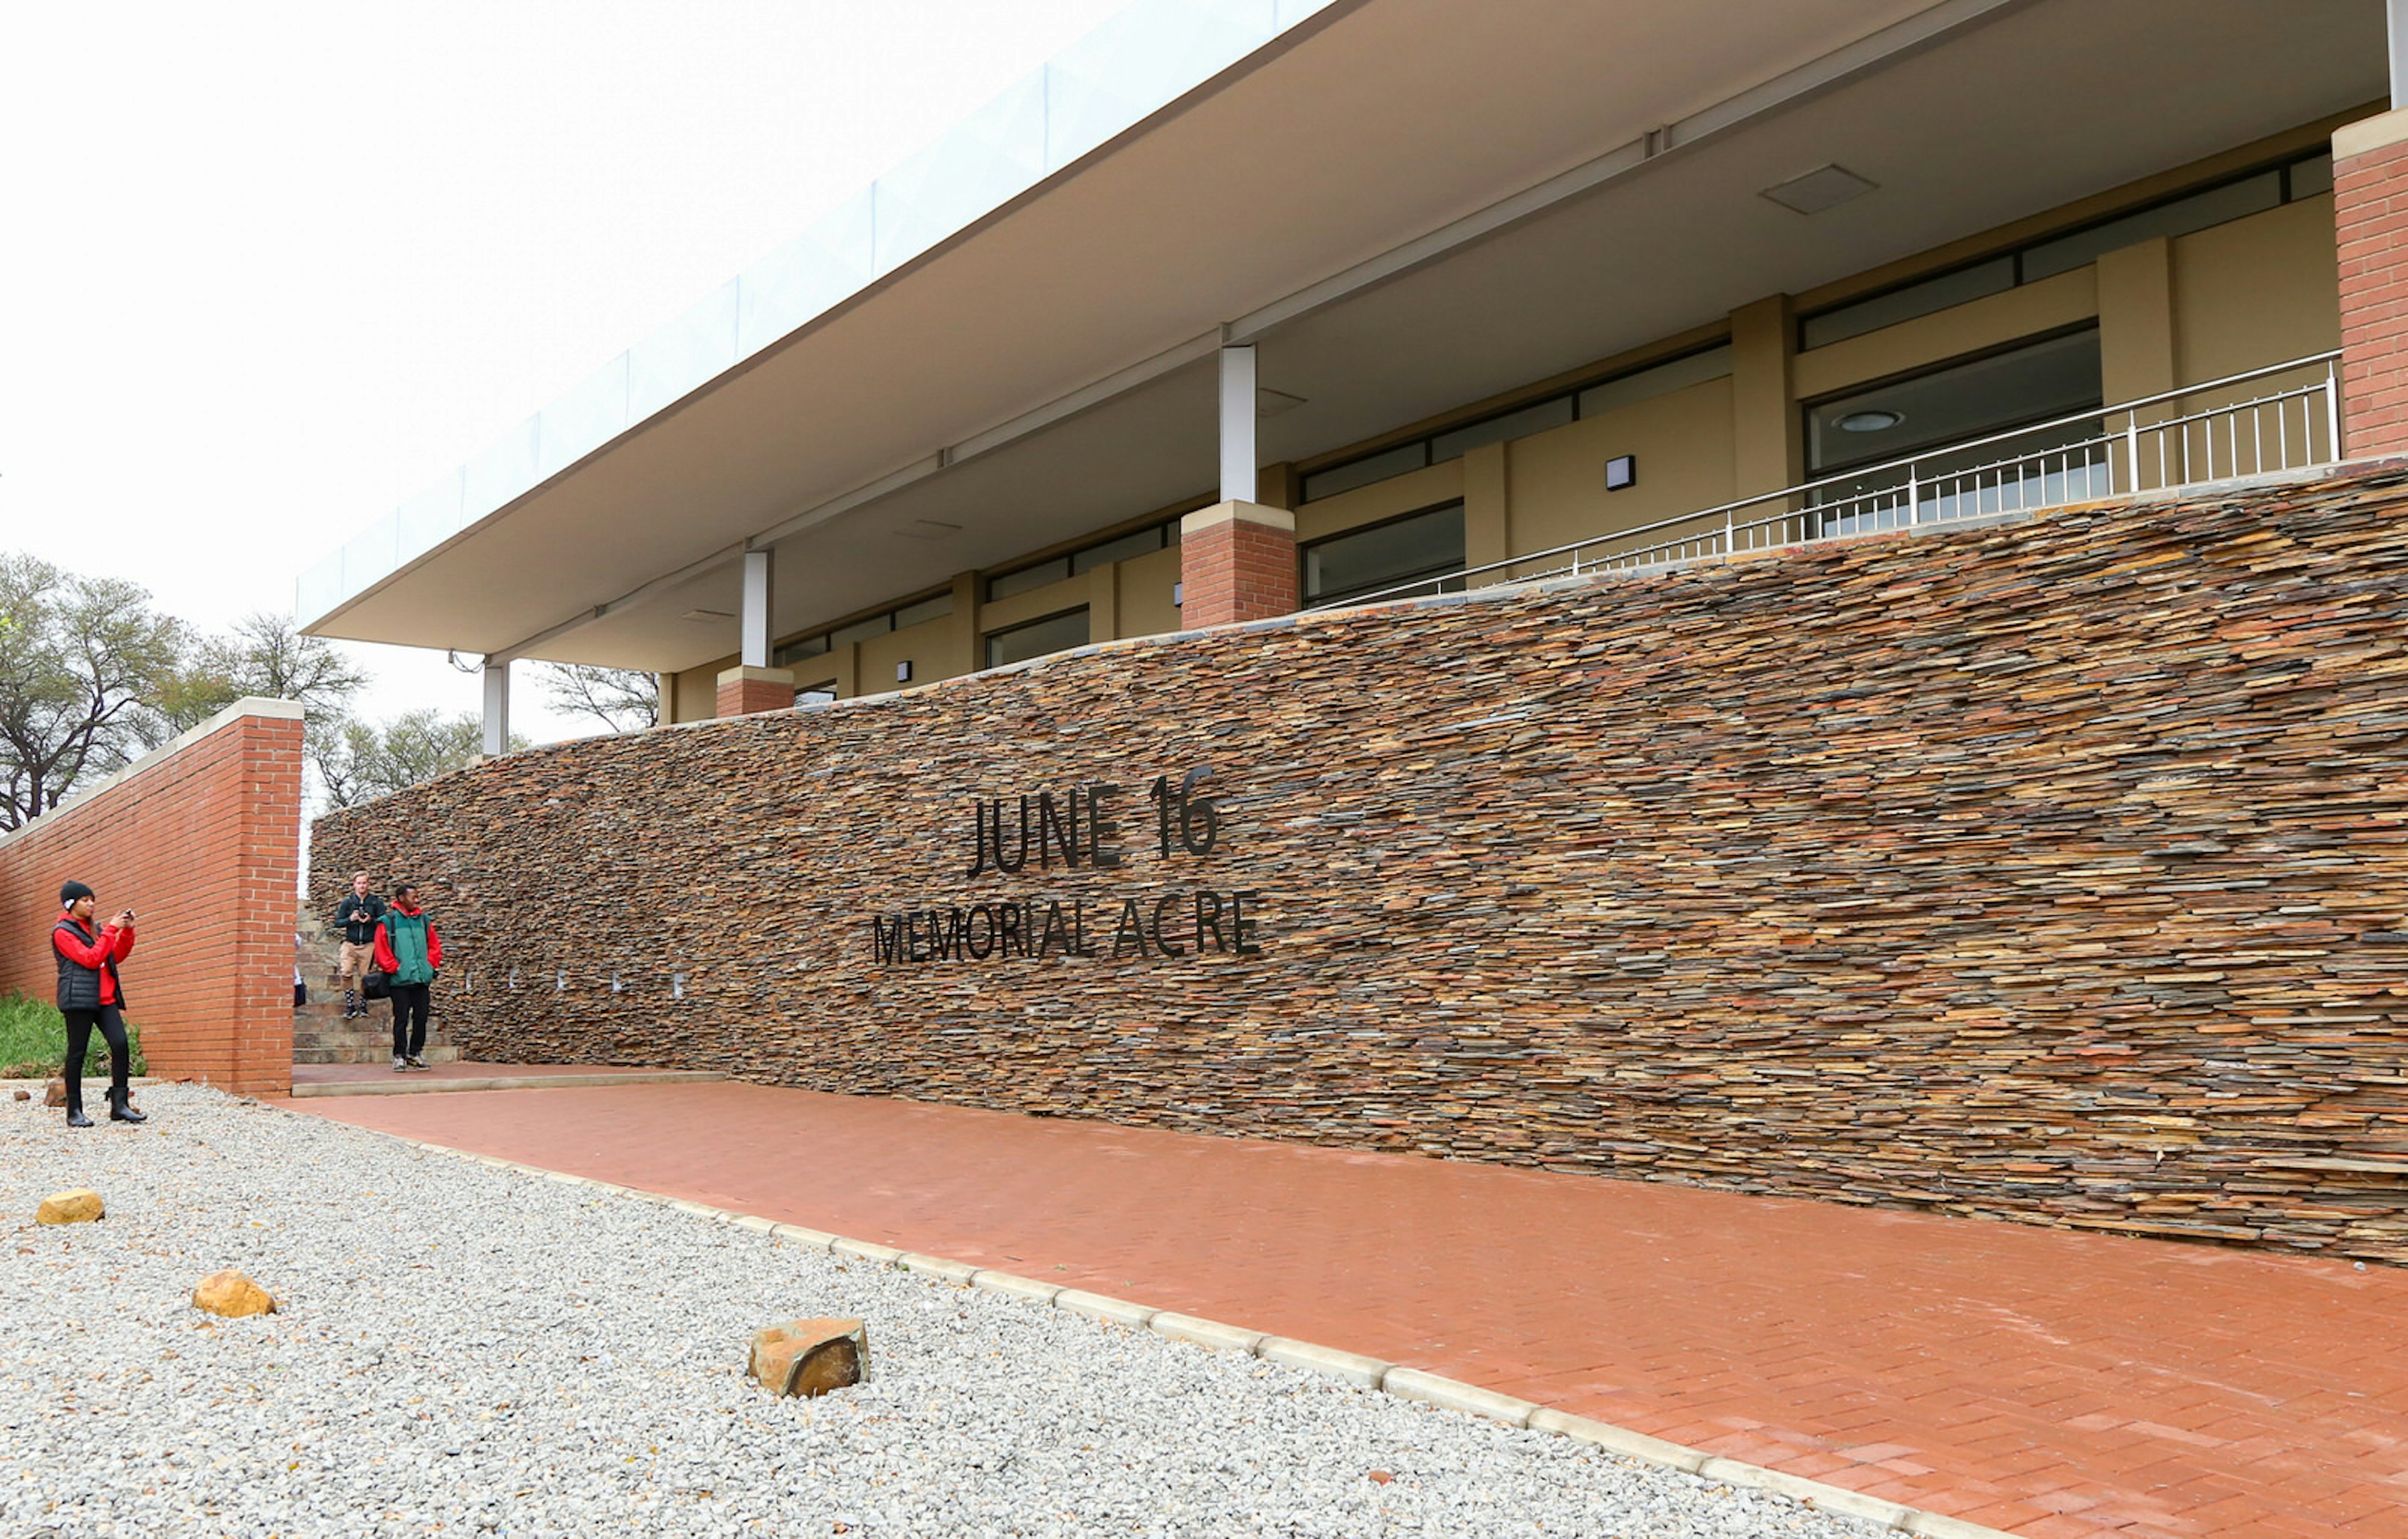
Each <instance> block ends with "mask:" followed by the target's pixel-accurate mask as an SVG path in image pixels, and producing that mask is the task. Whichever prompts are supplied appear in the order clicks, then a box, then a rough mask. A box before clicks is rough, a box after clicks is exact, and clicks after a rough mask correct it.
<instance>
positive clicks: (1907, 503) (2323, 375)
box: [1312, 352, 2341, 608]
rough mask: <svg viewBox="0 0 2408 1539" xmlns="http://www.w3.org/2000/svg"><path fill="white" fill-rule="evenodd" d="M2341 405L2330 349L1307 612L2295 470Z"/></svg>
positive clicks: (2321, 444)
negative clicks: (2288, 361)
mask: <svg viewBox="0 0 2408 1539" xmlns="http://www.w3.org/2000/svg"><path fill="white" fill-rule="evenodd" d="M2286 377H2288V378H2286ZM2236 394H2237V395H2238V396H2239V397H2240V398H2239V399H2218V398H2219V397H2229V396H2234V395H2236ZM2340 408H2341V355H2340V354H2339V353H2337V352H2330V353H2319V354H2316V355H2315V356H2314V357H2310V358H2301V359H2295V360H2293V361H2292V362H2290V363H2276V364H2272V365H2271V366H2269V367H2266V368H2262V369H2252V370H2250V371H2249V372H2248V373H2246V374H2235V375H2230V376H2228V377H2226V378H2222V379H2211V380H2209V381H2208V382H2207V383H2205V384H2200V385H2187V386H2185V387H2184V388H2183V389H2181V390H2176V391H2168V392H2165V393H2163V394H2161V395H2151V396H2147V397H2144V398H2143V399H2141V400H2137V401H2125V402H2121V403H2119V404H2117V405H2115V406H2102V407H2100V408H2098V409H2096V410H2093V411H2085V412H2079V413H2076V414H2074V415H2073V416H2071V417H2059V418H2056V419H2054V420H2049V421H2045V422H2035V423H2032V424H2031V425H2029V426H2028V427H2020V428H2015V429H2013V430H2011V431H2009V432H2006V433H1995V434H1991V435H1988V436H1986V437H1982V438H1972V439H1968V440H1965V441H1962V442H1959V443H1954V444H1943V445H1940V446H1938V447H1936V448H1933V449H1926V450H1924V451H1923V452H1922V453H1920V454H1916V455H1913V456H1911V457H1909V458H1906V459H1902V460H1892V461H1889V462H1887V463H1883V464H1877V465H1867V466H1863V467H1861V468H1858V469H1855V470H1850V471H1846V472H1843V473H1842V474H1840V475H1837V476H1827V477H1823V478H1822V479H1820V480H1814V481H1808V482H1805V483H1803V484H1802V485H1799V486H1793V487H1786V488H1784V489H1783V490H1781V491H1779V492H1764V493H1762V494H1761V495H1758V496H1754V497H1744V498H1742V499H1741V500H1739V501H1737V502H1732V503H1725V504H1723V505H1722V506H1718V507H1709V508H1702V509H1700V510H1699V511H1698V512H1695V513H1684V514H1681V515H1680V516H1678V517H1676V518H1670V519H1661V520H1656V522H1654V523H1650V524H1643V525H1641V526H1640V527H1638V528H1635V529H1625V530H1620V531H1617V532H1615V533H1613V534H1600V535H1598V536H1597V537H1596V538H1594V539H1586V540H1582V541H1579V542H1577V543H1575V544H1572V545H1559V546H1556V547H1555V548H1553V549H1547V550H1538V551H1533V552H1532V553H1530V554H1529V555H1527V556H1515V557H1512V558H1511V559H1509V560H1506V561H1501V562H1491V563H1488V564H1486V565H1484V566H1474V567H1469V568H1468V569H1466V570H1463V571H1459V572H1452V573H1448V574H1445V575H1443V576H1440V577H1423V578H1420V579H1418V580H1416V581H1412V582H1408V583H1401V584H1398V586H1396V587H1394V588H1383V589H1382V590H1380V591H1377V592H1373V593H1363V594H1357V595H1355V596H1353V597H1350V598H1342V599H1334V600H1329V601H1326V603H1323V604H1319V605H1314V606H1312V607H1315V608H1341V607H1347V606H1354V605H1361V604H1378V603H1383V602H1385V601H1387V600H1390V599H1397V598H1407V597H1412V596H1414V595H1417V594H1426V593H1445V592H1461V591H1465V590H1466V589H1469V588H1485V587H1490V586H1493V585H1495V584H1498V583H1509V582H1538V581H1542V580H1544V579H1547V578H1551V577H1579V576H1584V575H1586V574H1589V573H1598V574H1606V573H1630V572H1642V571H1647V570H1650V569H1652V568H1656V567H1664V566H1672V565H1678V564H1682V563H1689V562H1696V561H1710V560H1714V559H1717V558H1727V557H1730V556H1733V555H1736V554H1742V553H1744V552H1747V551H1751V550H1764V549H1772V548H1774V547H1777V546H1785V545H1798V544H1801V543H1803V542H1805V541H1808V540H1816V539H1830V538H1836V537H1839V536H1842V535H1848V534H1872V533H1875V532H1877V531H1881V530H1886V529H1906V528H1913V527H1916V526H1919V525H1928V524H1944V523H1951V522H1956V521H1959V520H1966V519H1978V518H1985V517H1988V516H1991V515H1994V514H2000V513H2018V512H2028V511H2031V510H2034V509H2037V508H2043V507H2057V506H2064V505H2065V504H2068V503H2079V502H2091V501H2095V500H2098V499H2100V498H2107V497H2115V496H2126V495H2129V494H2131V493H2134V492H2155V491H2161V490H2164V489H2168V488H2173V487H2183V486H2195V485H2199V484H2200V483H2202V482H2206V481H2217V480H2226V479H2229V478H2231V477H2239V476H2252V475H2258V474H2263V473H2268V472H2272V471H2282V470H2304V469H2309V468H2312V467H2314V466H2316V465H2324V464H2332V463H2337V462H2338V461H2339V460H2340V459H2341V409H2340Z"/></svg>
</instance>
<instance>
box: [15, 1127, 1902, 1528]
mask: <svg viewBox="0 0 2408 1539" xmlns="http://www.w3.org/2000/svg"><path fill="white" fill-rule="evenodd" d="M141 1099H142V1101H143V1103H144V1104H145V1106H146V1108H147V1109H148V1110H150V1112H151V1114H152V1118H153V1119H152V1121H151V1122H150V1125H149V1126H147V1127H144V1128H141V1129H132V1128H124V1127H115V1126H110V1125H108V1124H106V1123H104V1124H102V1125H101V1126H99V1127H96V1128H93V1130H91V1131H90V1132H86V1133H71V1132H69V1130H67V1129H66V1128H65V1126H64V1124H63V1120H62V1114H60V1113H59V1112H56V1111H45V1110H42V1109H40V1108H39V1106H38V1098H37V1100H36V1102H35V1103H23V1102H9V1101H0V1215H5V1216H6V1221H7V1224H8V1225H9V1226H10V1231H11V1233H10V1243H9V1244H8V1245H7V1247H6V1254H5V1256H0V1532H5V1533H7V1534H8V1535H25V1534H36V1535H39V1534H59V1535H83V1534H123V1535H136V1534H140V1535H151V1534H187V1533H207V1534H220V1533H224V1534H245V1535H267V1534H277V1535H283V1536H286V1539H294V1536H301V1535H313V1536H314V1535H320V1534H353V1533H359V1534H400V1533H405V1532H407V1533H425V1532H455V1533H481V1532H497V1533H507V1534H586V1533H640V1534H647V1535H651V1534H664V1535H683V1534H709V1535H723V1534H753V1533H761V1534H814V1535H816V1534H828V1533H852V1534H857V1535H864V1536H876V1539H888V1536H896V1539H899V1536H903V1535H921V1534H931V1535H935V1534H945V1535H951V1534H964V1535H986V1534H996V1535H1007V1534H1025V1535H1056V1534H1059V1535H1090V1534H1146V1535H1155V1534H1166V1535H1167V1534H1182V1535H1185V1534H1194V1535H1213V1536H1219V1535H1228V1534H1281V1535H1308V1534H1476V1535H1481V1536H1483V1539H1485V1536H1489V1535H1507V1534H1526V1533H1527V1534H1578V1535H1624V1536H1629V1539H1637V1536H1640V1535H1650V1536H1654V1535H1683V1536H1688V1535H1696V1536H1701V1539H1702V1536H1726V1535H1727V1536H1731V1539H1740V1536H1746V1539H1755V1536H1758V1535H1775V1534H1777V1535H1796V1536H1799V1539H1836V1536H1840V1535H1862V1534H1866V1533H1869V1532H1874V1531H1872V1530H1871V1528H1870V1527H1869V1526H1867V1525H1863V1524H1859V1523H1856V1522H1854V1521H1852V1520H1848V1519H1844V1518H1837V1517H1833V1516H1829V1515H1826V1514H1821V1513H1817V1512H1814V1511H1813V1510H1812V1509H1810V1508H1806V1507H1803V1506H1801V1505H1799V1504H1797V1503H1791V1502H1788V1501H1786V1500H1785V1499H1783V1498H1779V1497H1774V1496H1770V1495H1767V1494H1764V1493H1760V1492H1753V1491H1740V1490H1733V1489H1729V1488H1727V1487H1722V1486H1718V1485H1715V1484H1713V1483H1711V1482H1707V1481H1703V1480H1699V1479H1697V1478H1695V1477H1693V1476H1689V1475H1681V1474H1679V1473H1678V1472H1675V1471H1670V1470H1663V1469H1656V1468H1653V1467H1648V1466H1642V1465H1639V1464H1635V1463H1630V1462H1627V1461H1622V1460H1619V1459H1616V1458H1613V1457H1612V1456H1609V1455H1605V1454H1602V1453H1599V1452H1598V1451H1597V1450H1595V1449H1591V1448H1587V1447H1584V1446H1582V1445H1579V1444H1576V1443H1573V1442H1571V1441H1570V1440H1568V1439H1564V1438H1558V1437H1551V1436H1546V1435H1543V1434H1541V1433H1536V1432H1520V1431H1515V1430H1512V1429H1510V1428H1505V1427H1501V1426H1498V1425H1497V1424H1495V1423H1491V1422H1485V1421H1482V1420H1478V1419H1476V1418H1469V1417H1465V1416H1460V1415H1457V1414H1455V1413H1454V1412H1450V1411H1440V1410H1435V1409H1432V1408H1429V1407H1426V1406H1419V1405H1412V1404H1405V1403H1403V1402H1399V1401H1398V1400H1395V1399H1392V1398H1390V1397H1388V1396H1385V1395H1380V1394H1375V1393H1369V1392H1365V1391H1362V1390H1357V1389H1351V1388H1349V1387H1346V1386H1344V1385H1341V1384H1339V1383H1337V1382H1335V1381H1333V1380H1329V1379H1326V1378H1320V1377H1316V1376H1313V1375H1307V1374H1304V1373H1300V1372H1297V1371H1295V1370H1292V1369H1286V1368H1281V1367H1277V1366H1274V1365H1272V1364H1269V1363H1266V1362H1263V1361H1258V1360H1256V1359H1253V1358H1248V1357H1241V1356H1239V1355H1237V1354H1235V1353H1226V1352H1223V1353H1215V1352H1209V1351H1206V1350H1204V1349H1203V1348H1200V1347H1191V1346H1187V1345H1185V1344H1183V1343H1177V1342H1170V1341H1166V1340H1164V1339H1163V1338H1161V1337H1159V1336H1155V1335H1154V1334H1152V1333H1151V1332H1142V1331H1131V1330H1128V1329H1125V1328H1122V1327H1117V1326H1111V1325H1103V1324H1098V1323H1096V1322H1093V1321H1090V1320H1086V1319H1083V1318H1079V1317H1077V1316H1074V1315H1070V1314H1068V1313H1065V1312H1063V1311H1060V1310H1056V1309H1053V1308H1051V1307H1047V1306H1045V1305H1041V1304H1030V1303H1026V1302H1023V1301H1020V1300H1015V1299H1009V1298H1004V1297H1001V1296H999V1295H996V1294H992V1293H987V1292H982V1291H977V1290H968V1289H963V1288H958V1287H953V1286H950V1285H947V1284H944V1283H940V1282H938V1281H936V1280H934V1279H931V1278H927V1277H923V1276H914V1275H910V1274H908V1273H902V1272H896V1271H892V1270H889V1269H886V1268H882V1267H877V1266H873V1265H869V1264H867V1263H864V1262H861V1261H840V1260H839V1259H838V1258H835V1257H831V1256H827V1255H824V1254H821V1253H815V1252H810V1251H806V1250H804V1249H802V1248H800V1247H796V1246H792V1245H781V1244H780V1243H779V1242H778V1241H776V1240H774V1239H772V1238H770V1237H768V1236H767V1235H761V1234H755V1233H750V1232H748V1231H744V1230H739V1229H735V1228H732V1227H730V1226H728V1225H726V1224H724V1223H719V1222H716V1221H713V1220H711V1219H710V1218H702V1217H699V1216H696V1215H694V1214H690V1213H683V1212H680V1211H678V1210H676V1209H674V1208H671V1207H668V1206H667V1205H665V1204H660V1203H656V1202H652V1201H649V1200H646V1199H643V1198H638V1197H634V1196H629V1195H626V1194H624V1193H618V1192H611V1191H602V1190H595V1189H593V1188H583V1187H575V1186H568V1185H564V1184H562V1183H559V1182H554V1181H546V1180H543V1179H541V1178H539V1177H535V1176H527V1175H525V1174H523V1173H521V1172H516V1171H499V1170H495V1169H492V1168H490V1167H487V1166H482V1165H478V1164H474V1163H471V1162H469V1161H465V1160H461V1159H459V1158H456V1157H453V1156H448V1155H437V1154H429V1153H426V1152H424V1151H422V1150H418V1149H414V1148H411V1147H408V1146H406V1145H403V1144H400V1143H397V1142H395V1141H394V1140H391V1139H387V1138H384V1137H382V1136H380V1135H378V1134H375V1133H366V1132H364V1131H361V1130H357V1129H353V1128H348V1127H343V1126H340V1125H338V1124H335V1123H331V1122H322V1121H319V1120H317V1119H314V1118H310V1117H306V1116H299V1115H294V1114H292V1113H287V1112H283V1111H279V1110H275V1109H272V1108H269V1107H266V1106H262V1105H255V1104H249V1103H246V1102H243V1101H240V1100H237V1099H236V1098H233V1097H229V1096H226V1095H223V1094H222V1093H220V1092H217V1091H213V1090H202V1089H198V1088H194V1087H183V1086H158V1087H154V1088H152V1089H150V1090H146V1091H144V1092H143V1093H142V1097H141ZM75 1186H89V1187H93V1188H95V1189H97V1190H99V1191H100V1192H101V1194H102V1196H103V1198H104V1199H105V1200H106V1202H107V1203H108V1218H106V1219H105V1220H103V1221H101V1222H99V1223H96V1224H78V1225H71V1226H65V1227H57V1228H46V1227H40V1226H37V1225H36V1224H35V1223H34V1221H33V1219H34V1210H35V1208H36V1206H37V1205H38V1204H39V1203H40V1201H41V1199H42V1198H43V1197H44V1196H46V1195H47V1194H49V1193H50V1192H51V1191H53V1190H59V1189H62V1188H66V1187H75ZM226 1266H236V1267H240V1268H241V1269H243V1270H244V1271H246V1272H249V1273H250V1274H251V1275H252V1276H253V1277H254V1278H256V1279H257V1280H258V1281H259V1282H260V1283H261V1284H262V1285H264V1286H265V1288H267V1290H269V1291H270V1292H272V1293H274V1294H275V1295H276V1297H277V1299H278V1301H279V1312H278V1313H277V1314H274V1315H269V1316H263V1317H259V1318H251V1319H245V1320H220V1319H216V1318H212V1317H209V1316H206V1315H203V1314H201V1313H199V1312H198V1311H195V1310H194V1309H193V1308H192V1307H191V1305H190V1302H189V1301H190V1297H191V1293H192V1289H193V1283H195V1282H196V1281H198V1280H199V1279H200V1277H202V1276H203V1275H206V1274H207V1273H209V1272H212V1271H215V1270H217V1269H218V1268H221V1267H226ZM813 1315H858V1316H861V1317H864V1318H867V1320H868V1322H869V1339H870V1357H871V1378H870V1381H869V1382H868V1383H867V1384H865V1385H862V1386H859V1387H856V1388H854V1389H847V1390H841V1391H839V1392H838V1393H836V1394H834V1395H830V1396H828V1397H826V1398H824V1399H820V1400H812V1401H801V1400H796V1401H782V1402H781V1401H776V1400H772V1399H770V1398H768V1397H767V1395H765V1394H764V1393H762V1392H761V1391H760V1390H759V1389H756V1388H755V1387H754V1386H753V1385H752V1384H750V1383H749V1382H748V1381H747V1380H746V1379H745V1378H744V1376H743V1361H744V1352H745V1346H746V1343H747V1341H748V1339H749V1338H750V1336H751V1334H752V1332H753V1330H755V1329H756V1328H758V1327H759V1326H762V1325H766V1324H769V1323H771V1322H774V1321H777V1320H781V1319H788V1318H796V1317H801V1316H813ZM1373 1470H1383V1471H1388V1472H1391V1473H1392V1474H1393V1476H1394V1478H1393V1480H1392V1481H1391V1482H1389V1483H1387V1484H1381V1483H1378V1482H1375V1481H1374V1480H1372V1479H1371V1478H1370V1477H1369V1475H1370V1472H1371V1471H1373Z"/></svg>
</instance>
